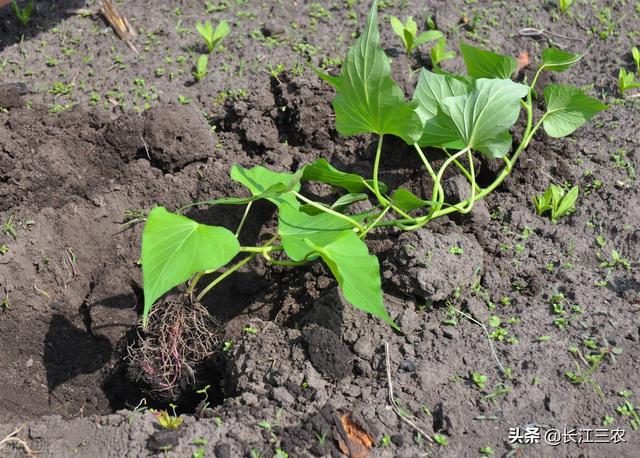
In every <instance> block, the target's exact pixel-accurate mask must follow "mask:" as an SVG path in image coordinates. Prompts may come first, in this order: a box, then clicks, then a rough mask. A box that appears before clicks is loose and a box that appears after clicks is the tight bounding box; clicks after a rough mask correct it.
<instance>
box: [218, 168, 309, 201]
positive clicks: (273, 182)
mask: <svg viewBox="0 0 640 458" xmlns="http://www.w3.org/2000/svg"><path fill="white" fill-rule="evenodd" d="M303 173H304V170H303V169H301V170H299V171H298V172H296V173H287V172H274V171H273V170H269V169H266V168H264V167H262V166H260V165H257V166H255V167H252V168H250V169H245V168H244V167H242V166H240V165H234V166H233V167H232V168H231V178H233V179H234V180H235V181H237V182H238V183H242V184H243V185H245V186H246V187H247V188H249V190H250V191H251V194H253V196H254V197H256V196H261V195H262V196H265V198H267V199H268V200H269V201H271V202H272V203H274V204H275V205H276V206H278V207H280V206H281V205H283V204H285V203H286V204H288V205H292V206H294V207H297V206H298V205H299V203H298V200H297V199H296V196H295V195H293V193H292V192H291V191H296V192H297V191H299V190H300V179H301V178H302V174H303ZM283 185H284V189H283V192H282V193H280V195H276V196H269V195H268V194H269V193H272V192H273V191H274V190H277V189H280V188H279V187H280V186H283Z"/></svg>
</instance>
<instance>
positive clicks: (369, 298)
mask: <svg viewBox="0 0 640 458" xmlns="http://www.w3.org/2000/svg"><path fill="white" fill-rule="evenodd" d="M306 243H307V245H308V246H309V248H310V249H312V250H314V251H316V252H317V253H319V254H320V256H321V257H322V260H323V261H324V262H325V263H326V264H327V266H329V269H331V273H333V276H334V277H335V278H336V280H337V281H338V285H340V289H341V290H342V294H343V295H344V297H345V299H346V300H347V301H349V303H350V304H351V305H353V306H354V307H356V308H358V309H360V310H362V311H364V312H367V313H371V314H372V315H374V316H376V317H378V318H381V319H383V320H384V321H386V322H387V323H389V324H390V325H391V326H393V327H394V328H395V329H398V330H399V327H398V325H397V324H396V323H394V321H393V320H392V319H391V317H390V316H389V314H388V313H387V310H386V309H385V307H384V299H383V296H382V286H381V281H380V264H379V262H378V258H376V257H375V256H373V255H370V254H369V250H368V249H367V245H365V243H364V242H363V241H362V240H360V238H359V237H358V236H357V235H356V234H354V233H353V232H350V231H347V232H344V233H342V234H340V236H339V237H337V238H336V239H335V240H334V241H333V242H331V243H329V244H327V245H324V246H321V245H317V244H315V243H313V242H312V241H310V240H308V239H307V240H306Z"/></svg>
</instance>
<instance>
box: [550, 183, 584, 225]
mask: <svg viewBox="0 0 640 458" xmlns="http://www.w3.org/2000/svg"><path fill="white" fill-rule="evenodd" d="M579 192H580V189H579V188H578V187H577V186H574V187H573V188H571V189H570V190H569V192H567V193H566V194H565V195H564V197H562V199H561V200H560V202H559V204H558V206H557V208H555V211H554V215H553V218H552V219H553V220H556V219H558V218H561V217H563V216H564V215H566V214H567V213H568V212H569V211H571V210H573V209H574V208H575V203H576V200H578V194H579Z"/></svg>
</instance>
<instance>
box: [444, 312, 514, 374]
mask: <svg viewBox="0 0 640 458" xmlns="http://www.w3.org/2000/svg"><path fill="white" fill-rule="evenodd" d="M454 310H455V311H456V312H457V313H459V314H460V315H462V316H463V317H465V318H466V319H467V320H469V321H471V322H472V323H475V324H477V325H478V326H480V327H481V328H482V330H483V331H484V333H485V334H486V336H487V340H488V341H489V347H490V348H491V354H492V355H493V359H495V360H496V363H497V364H498V367H499V368H500V371H501V372H502V373H503V374H504V373H505V372H506V371H505V369H504V366H503V365H502V363H500V360H499V359H498V354H497V353H496V349H495V347H494V346H493V342H492V341H491V335H490V334H489V330H488V329H487V327H486V326H485V325H484V323H482V322H481V321H478V320H476V319H475V318H474V317H472V316H471V315H469V314H467V313H464V312H463V311H462V310H458V309H454Z"/></svg>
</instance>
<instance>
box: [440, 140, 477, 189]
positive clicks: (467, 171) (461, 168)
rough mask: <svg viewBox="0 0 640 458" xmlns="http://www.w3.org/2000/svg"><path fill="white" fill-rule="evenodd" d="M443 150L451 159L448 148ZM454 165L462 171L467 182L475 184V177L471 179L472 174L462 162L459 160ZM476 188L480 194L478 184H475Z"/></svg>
mask: <svg viewBox="0 0 640 458" xmlns="http://www.w3.org/2000/svg"><path fill="white" fill-rule="evenodd" d="M442 150H443V151H444V152H445V154H446V155H447V157H451V153H450V152H449V151H447V149H446V148H442ZM453 164H454V165H455V166H456V167H458V169H460V171H461V172H462V174H463V175H464V176H465V177H466V178H467V180H469V183H471V182H474V181H475V176H474V177H473V178H472V177H471V173H470V172H469V170H467V168H466V167H465V166H464V165H462V163H461V162H460V161H458V160H457V159H456V160H455V161H453ZM475 188H476V191H477V192H480V186H478V184H477V183H476V184H475Z"/></svg>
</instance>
